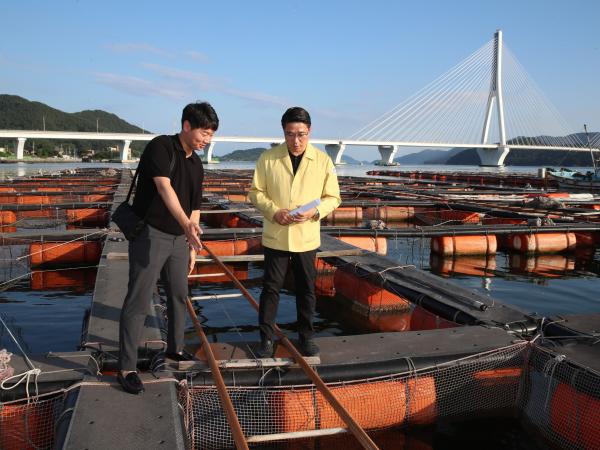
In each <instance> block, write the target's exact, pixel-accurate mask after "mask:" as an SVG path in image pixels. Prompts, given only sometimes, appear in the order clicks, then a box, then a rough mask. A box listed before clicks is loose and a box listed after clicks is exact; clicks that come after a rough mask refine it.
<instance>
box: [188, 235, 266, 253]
mask: <svg viewBox="0 0 600 450" xmlns="http://www.w3.org/2000/svg"><path fill="white" fill-rule="evenodd" d="M202 244H203V245H204V246H206V247H208V248H210V249H211V250H212V252H213V253H214V254H215V255H217V256H235V255H255V254H258V253H260V252H261V250H262V239H261V238H260V237H252V238H247V239H232V240H223V241H203V242H202ZM199 255H202V256H208V252H207V251H206V250H204V249H202V250H200V253H199Z"/></svg>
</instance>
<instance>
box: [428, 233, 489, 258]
mask: <svg viewBox="0 0 600 450" xmlns="http://www.w3.org/2000/svg"><path fill="white" fill-rule="evenodd" d="M496 250H497V242H496V236H494V235H487V236H486V235H468V236H439V237H433V238H431V251H432V252H434V253H438V254H440V255H446V256H451V255H491V254H495V253H496Z"/></svg>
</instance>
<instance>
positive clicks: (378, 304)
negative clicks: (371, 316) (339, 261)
mask: <svg viewBox="0 0 600 450" xmlns="http://www.w3.org/2000/svg"><path fill="white" fill-rule="evenodd" d="M334 284H335V289H336V291H337V292H338V293H339V294H341V295H343V296H344V297H346V298H347V299H348V300H351V301H353V302H357V303H359V304H362V305H364V306H367V307H368V308H369V310H375V309H398V310H407V309H409V308H410V307H411V306H412V303H411V302H410V301H409V300H407V299H405V298H404V297H401V296H399V295H397V294H394V293H392V292H390V291H388V290H387V289H384V288H382V287H381V286H377V285H376V284H374V283H371V282H369V281H367V280H366V279H364V278H360V277H359V276H358V275H355V274H353V273H350V272H345V271H343V270H340V269H338V270H336V271H335V274H334Z"/></svg>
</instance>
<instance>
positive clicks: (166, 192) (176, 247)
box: [117, 103, 219, 394]
mask: <svg viewBox="0 0 600 450" xmlns="http://www.w3.org/2000/svg"><path fill="white" fill-rule="evenodd" d="M218 127H219V118H218V117H217V114H216V112H215V110H214V109H213V108H212V106H210V105H209V104H208V103H192V104H189V105H187V106H186V107H185V108H184V109H183V114H182V117H181V132H180V133H179V134H176V135H174V136H158V137H156V138H154V139H152V141H150V143H149V144H148V145H147V146H146V149H145V150H144V153H143V154H142V157H141V159H140V164H139V175H138V177H139V179H138V184H137V188H136V193H135V198H134V200H133V209H134V210H135V212H136V213H137V214H138V216H139V217H143V218H144V221H145V226H144V227H143V228H142V230H141V231H140V232H139V234H138V235H137V236H136V238H135V239H133V240H132V241H130V242H129V285H128V290H127V296H126V297H125V301H124V303H123V308H122V310H121V321H120V323H119V373H118V376H117V378H118V380H119V383H121V385H122V386H123V389H125V391H127V392H130V393H132V394H139V393H141V392H143V390H144V386H143V384H142V382H141V380H140V378H139V377H138V375H137V372H136V369H137V367H136V366H137V352H138V347H139V346H140V344H141V342H140V340H141V333H142V330H143V327H144V321H145V319H146V315H147V314H149V313H150V305H151V299H152V293H153V291H154V290H155V286H156V281H157V279H158V277H159V274H160V277H161V279H162V280H163V282H164V283H165V290H166V293H167V316H168V319H169V324H168V325H169V328H168V332H167V357H169V358H172V359H176V360H179V359H182V351H183V344H184V342H183V340H184V336H183V334H184V325H185V314H186V301H187V295H188V284H187V275H188V274H189V273H190V272H191V270H192V269H193V268H194V263H195V260H196V252H197V251H198V250H200V249H201V248H202V244H201V242H200V234H201V233H202V230H201V229H200V225H199V222H200V204H201V202H202V181H203V178H204V169H203V167H202V161H201V160H200V158H199V157H198V155H197V154H196V153H195V150H200V149H202V148H204V146H206V145H207V144H208V143H210V141H211V139H212V136H213V134H214V132H215V131H216V130H217V128H218Z"/></svg>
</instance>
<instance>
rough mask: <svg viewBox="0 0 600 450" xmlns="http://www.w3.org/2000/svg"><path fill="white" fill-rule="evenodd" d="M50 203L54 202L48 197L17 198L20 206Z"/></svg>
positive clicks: (24, 196) (22, 196) (29, 196)
mask: <svg viewBox="0 0 600 450" xmlns="http://www.w3.org/2000/svg"><path fill="white" fill-rule="evenodd" d="M59 198H60V199H62V196H59ZM50 203H53V202H52V201H51V200H50V197H49V196H47V195H20V196H18V197H17V204H18V205H48V204H50ZM54 203H56V202H54Z"/></svg>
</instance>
